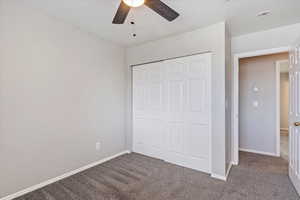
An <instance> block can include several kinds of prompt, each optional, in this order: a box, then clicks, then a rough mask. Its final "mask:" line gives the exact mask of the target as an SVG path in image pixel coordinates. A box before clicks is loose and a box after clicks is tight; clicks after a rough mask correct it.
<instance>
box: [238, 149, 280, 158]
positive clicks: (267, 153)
mask: <svg viewBox="0 0 300 200" xmlns="http://www.w3.org/2000/svg"><path fill="white" fill-rule="evenodd" d="M239 150H240V151H244V152H249V153H256V154H261V155H266V156H273V157H279V156H277V155H276V154H275V153H270V152H265V151H256V150H252V149H243V148H239Z"/></svg>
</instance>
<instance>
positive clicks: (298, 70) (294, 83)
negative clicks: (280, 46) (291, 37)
mask: <svg viewBox="0 0 300 200" xmlns="http://www.w3.org/2000/svg"><path fill="white" fill-rule="evenodd" d="M299 61H300V41H298V43H297V45H295V46H294V47H293V48H291V51H290V68H289V70H290V72H289V74H290V114H289V132H290V142H289V145H290V154H289V155H290V162H289V176H290V178H291V181H292V182H293V184H294V185H295V188H296V190H297V191H298V193H300V147H299V146H300V126H298V125H297V124H296V123H298V122H300V62H299Z"/></svg>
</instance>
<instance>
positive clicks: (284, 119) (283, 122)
mask: <svg viewBox="0 0 300 200" xmlns="http://www.w3.org/2000/svg"><path fill="white" fill-rule="evenodd" d="M280 128H282V129H288V128H289V74H288V73H281V74H280Z"/></svg>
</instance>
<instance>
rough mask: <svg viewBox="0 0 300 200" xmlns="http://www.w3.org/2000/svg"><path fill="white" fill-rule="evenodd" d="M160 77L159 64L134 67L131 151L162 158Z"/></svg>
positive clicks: (161, 88)
mask: <svg viewBox="0 0 300 200" xmlns="http://www.w3.org/2000/svg"><path fill="white" fill-rule="evenodd" d="M162 77H163V74H162V70H161V63H154V64H147V65H144V66H139V67H135V68H133V151H135V152H137V153H141V154H145V155H148V156H152V157H156V158H160V159H163V158H164V154H163V152H164V151H163V148H164V141H163V140H164V138H165V136H164V134H165V131H164V129H165V121H164V119H163V118H164V117H163V115H164V114H163V102H162V94H163V86H162V84H163V80H162Z"/></svg>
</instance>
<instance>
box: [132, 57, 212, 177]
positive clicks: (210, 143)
mask: <svg viewBox="0 0 300 200" xmlns="http://www.w3.org/2000/svg"><path fill="white" fill-rule="evenodd" d="M199 55H203V56H207V59H208V66H209V67H208V86H207V87H208V102H209V105H208V106H209V108H208V110H209V111H208V114H209V116H208V129H209V133H208V134H209V145H208V146H209V150H208V151H209V158H208V166H209V167H208V168H209V169H208V171H206V172H207V173H209V174H211V168H212V53H211V52H205V53H198V54H192V55H187V56H181V57H175V58H168V59H164V60H159V61H153V62H148V63H142V64H137V65H132V66H131V93H132V94H131V98H132V101H131V104H132V105H131V126H132V131H131V133H132V138H131V140H132V150H133V145H134V143H133V142H134V130H133V129H134V125H133V122H134V109H133V108H134V105H133V103H134V102H133V100H134V98H133V93H134V91H133V87H134V84H133V79H134V77H133V69H134V67H137V66H144V65H145V66H146V65H147V64H151V63H158V62H160V63H161V64H162V65H164V61H166V60H175V59H178V58H187V57H192V56H199ZM148 67H150V66H148ZM164 145H165V147H164V149H166V144H164ZM162 159H163V158H162ZM163 160H166V159H163Z"/></svg>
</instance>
